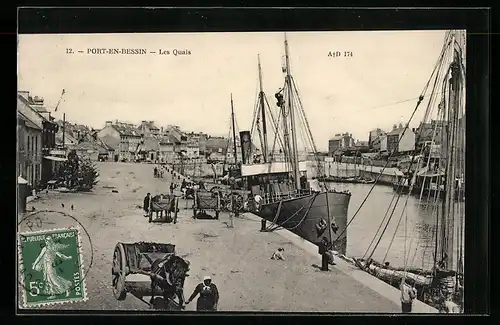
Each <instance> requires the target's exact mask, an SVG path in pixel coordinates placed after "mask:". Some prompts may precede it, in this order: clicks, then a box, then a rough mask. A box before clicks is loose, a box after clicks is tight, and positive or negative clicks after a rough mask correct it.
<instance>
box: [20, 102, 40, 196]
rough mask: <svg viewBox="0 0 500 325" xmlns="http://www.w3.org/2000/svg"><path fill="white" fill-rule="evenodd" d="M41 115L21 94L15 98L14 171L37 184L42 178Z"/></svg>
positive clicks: (30, 183)
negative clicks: (15, 135) (15, 138)
mask: <svg viewBox="0 0 500 325" xmlns="http://www.w3.org/2000/svg"><path fill="white" fill-rule="evenodd" d="M43 120H44V119H43V117H42V116H41V115H39V114H38V113H37V112H36V111H35V110H33V109H32V108H31V107H30V105H29V103H28V102H27V101H24V100H23V99H22V97H21V96H18V98H17V166H16V173H17V175H18V176H21V177H22V178H24V179H25V180H27V181H28V184H29V185H30V186H37V185H39V184H40V182H41V179H42V159H43V155H42V130H43Z"/></svg>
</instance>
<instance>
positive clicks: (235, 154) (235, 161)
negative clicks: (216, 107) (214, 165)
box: [231, 93, 238, 165]
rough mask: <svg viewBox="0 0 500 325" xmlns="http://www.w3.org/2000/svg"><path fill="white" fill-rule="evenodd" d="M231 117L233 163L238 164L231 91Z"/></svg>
mask: <svg viewBox="0 0 500 325" xmlns="http://www.w3.org/2000/svg"><path fill="white" fill-rule="evenodd" d="M231 119H232V122H233V146H234V164H235V165H237V164H238V155H237V151H236V128H235V127H234V108H233V94H232V93H231Z"/></svg>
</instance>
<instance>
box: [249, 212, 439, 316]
mask: <svg viewBox="0 0 500 325" xmlns="http://www.w3.org/2000/svg"><path fill="white" fill-rule="evenodd" d="M246 216H247V217H248V218H249V219H252V220H255V221H260V219H261V218H260V217H258V216H256V215H254V214H253V213H247V214H246ZM274 232H275V233H277V234H279V235H280V236H282V237H284V238H286V239H288V240H289V241H290V242H292V243H293V244H294V245H295V246H297V247H299V248H301V249H303V250H304V251H305V252H307V253H309V254H311V255H313V256H318V258H319V254H318V248H317V246H316V245H315V244H313V243H311V242H309V241H307V240H305V239H303V238H301V237H299V236H297V235H295V234H294V233H292V232H291V231H288V230H286V229H279V230H275V231H274ZM335 264H336V265H335V268H337V269H339V270H340V271H341V272H343V273H344V274H346V275H348V276H350V277H351V278H353V279H354V280H356V281H357V282H359V283H361V284H363V285H365V286H367V287H368V288H370V289H372V290H373V291H375V292H377V293H378V294H380V295H381V296H383V297H385V298H387V299H389V300H391V301H392V302H394V303H395V304H398V305H399V304H400V303H401V300H400V298H401V292H400V291H399V290H398V289H396V288H394V287H392V286H391V285H389V284H387V283H385V282H384V281H382V280H380V279H378V278H376V277H374V276H373V275H371V274H368V273H366V272H364V271H362V270H360V269H358V268H357V267H355V266H354V265H351V264H349V263H348V262H347V261H345V260H343V259H342V258H338V257H337V258H336V259H335ZM412 313H419V314H429V313H431V314H432V313H436V314H437V313H439V312H438V310H437V309H436V308H434V307H432V306H429V305H427V304H424V303H423V302H421V301H419V300H414V302H413V309H412Z"/></svg>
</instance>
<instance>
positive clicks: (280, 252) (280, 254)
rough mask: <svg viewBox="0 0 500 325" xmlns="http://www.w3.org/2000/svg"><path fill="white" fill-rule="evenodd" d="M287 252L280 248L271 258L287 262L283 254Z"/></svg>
mask: <svg viewBox="0 0 500 325" xmlns="http://www.w3.org/2000/svg"><path fill="white" fill-rule="evenodd" d="M284 252H285V250H284V249H283V248H282V247H280V248H278V249H277V250H276V251H275V252H274V253H273V255H272V256H271V259H272V260H282V261H284V260H285V257H284V256H283V253H284Z"/></svg>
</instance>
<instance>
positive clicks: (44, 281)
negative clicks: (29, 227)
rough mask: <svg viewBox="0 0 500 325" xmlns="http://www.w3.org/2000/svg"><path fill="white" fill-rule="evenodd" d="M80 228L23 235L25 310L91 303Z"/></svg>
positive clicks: (20, 252) (20, 245)
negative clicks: (87, 287)
mask: <svg viewBox="0 0 500 325" xmlns="http://www.w3.org/2000/svg"><path fill="white" fill-rule="evenodd" d="M81 247H82V246H81V237H80V231H79V229H78V228H75V227H70V228H63V229H51V230H42V231H34V232H24V233H20V234H19V236H18V256H19V267H20V276H21V279H20V281H19V282H20V283H22V293H21V294H22V307H23V308H30V307H36V306H43V305H51V304H61V303H67V302H77V301H85V300H87V292H86V287H85V279H84V269H83V256H82V252H81Z"/></svg>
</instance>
